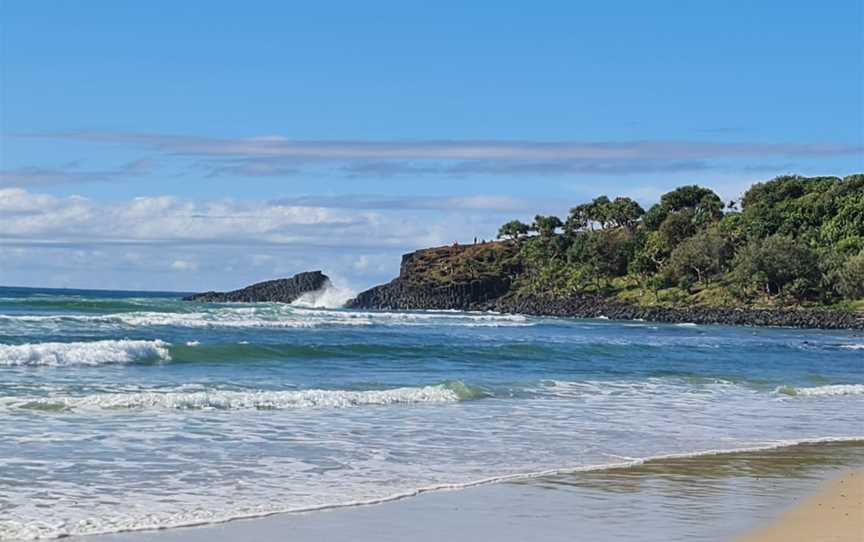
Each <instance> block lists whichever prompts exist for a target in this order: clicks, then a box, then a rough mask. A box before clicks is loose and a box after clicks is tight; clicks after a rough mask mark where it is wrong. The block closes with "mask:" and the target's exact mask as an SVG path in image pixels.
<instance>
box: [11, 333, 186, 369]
mask: <svg viewBox="0 0 864 542" xmlns="http://www.w3.org/2000/svg"><path fill="white" fill-rule="evenodd" d="M169 346H170V345H169V344H168V343H166V342H164V341H160V340H158V339H157V340H155V341H135V340H129V339H121V340H103V341H92V342H70V343H60V342H48V343H33V344H31V343H25V344H16V345H11V344H0V366H42V365H45V366H53V367H61V366H66V365H103V364H107V363H132V362H136V361H146V360H163V361H167V360H170V359H171V354H170V353H169V352H168V347H169Z"/></svg>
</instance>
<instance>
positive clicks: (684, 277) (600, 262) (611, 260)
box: [499, 174, 864, 303]
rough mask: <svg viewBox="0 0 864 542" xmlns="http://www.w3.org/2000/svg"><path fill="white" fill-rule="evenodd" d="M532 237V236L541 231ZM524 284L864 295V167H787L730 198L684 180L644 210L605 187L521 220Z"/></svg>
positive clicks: (747, 296) (564, 288) (516, 230)
mask: <svg viewBox="0 0 864 542" xmlns="http://www.w3.org/2000/svg"><path fill="white" fill-rule="evenodd" d="M532 234H534V235H532ZM499 237H503V238H509V239H514V240H516V242H517V245H518V247H519V257H520V259H521V264H522V267H523V275H522V277H521V278H520V280H521V282H522V287H524V288H526V289H528V290H532V291H543V292H546V293H567V292H578V291H582V290H586V289H594V290H597V289H607V290H608V289H610V288H611V289H614V288H616V287H620V286H616V284H619V285H620V284H621V283H622V281H621V280H618V281H617V283H616V279H628V280H625V281H623V283H627V284H639V285H641V286H642V287H645V288H649V289H652V290H655V291H656V290H659V289H664V288H680V289H682V290H683V291H685V292H694V291H697V290H700V289H702V290H704V289H707V288H714V289H719V290H722V292H725V293H728V294H729V295H732V296H734V297H736V298H738V299H741V300H744V301H756V300H760V299H761V300H767V301H791V300H794V301H798V302H804V301H813V302H822V303H832V302H837V301H840V300H843V299H847V300H856V299H861V298H864V175H860V174H859V175H851V176H848V177H846V178H842V179H841V178H839V177H814V178H805V177H800V176H783V177H778V178H776V179H773V180H771V181H768V182H764V183H758V184H755V185H753V186H752V187H751V188H750V189H749V190H748V191H747V192H746V193H745V194H744V196H743V197H742V198H741V200H740V209H739V202H729V203H728V204H724V202H723V201H722V200H721V199H720V197H719V196H718V195H717V194H716V193H714V192H713V191H712V190H710V189H708V188H704V187H700V186H695V185H691V186H682V187H679V188H676V189H675V190H672V191H670V192H668V193H666V194H663V196H662V197H661V198H660V201H659V202H658V203H657V204H655V205H653V206H651V207H650V208H649V209H648V210H647V211H646V210H644V209H643V208H642V207H641V206H640V205H639V203H637V202H636V201H634V200H632V199H630V198H626V197H618V198H615V199H614V200H610V199H609V198H608V197H606V196H600V197H597V198H595V199H594V200H592V201H591V202H589V203H584V204H581V205H578V206H576V207H573V208H572V209H571V210H570V213H569V215H568V216H567V217H565V219H564V220H563V221H562V220H561V219H560V218H559V217H556V216H543V215H538V216H536V217H535V219H534V221H533V223H531V224H525V223H523V222H520V221H518V220H513V221H510V222H508V223H507V224H504V225H503V226H502V227H501V229H500V231H499Z"/></svg>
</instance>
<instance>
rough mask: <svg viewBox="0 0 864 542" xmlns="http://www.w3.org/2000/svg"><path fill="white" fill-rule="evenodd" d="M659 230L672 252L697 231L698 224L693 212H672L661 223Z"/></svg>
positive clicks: (661, 237)
mask: <svg viewBox="0 0 864 542" xmlns="http://www.w3.org/2000/svg"><path fill="white" fill-rule="evenodd" d="M658 232H659V233H660V239H661V240H662V241H663V244H664V245H665V246H666V250H667V251H669V252H671V251H672V250H674V249H675V247H676V246H678V244H680V243H681V241H683V240H684V239H687V238H688V237H690V236H691V235H693V234H694V233H696V226H695V224H693V218H692V215H691V213H689V212H680V213H672V214H670V215H669V216H667V217H666V220H664V221H663V223H662V224H660V229H659V230H658Z"/></svg>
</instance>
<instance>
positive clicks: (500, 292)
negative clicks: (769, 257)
mask: <svg viewBox="0 0 864 542" xmlns="http://www.w3.org/2000/svg"><path fill="white" fill-rule="evenodd" d="M515 254H516V247H514V246H513V245H512V244H507V243H486V244H482V245H466V246H456V245H454V246H452V247H438V248H432V249H425V250H418V251H416V252H412V253H410V254H406V255H404V256H403V257H402V265H401V266H400V270H399V276H398V277H397V278H395V279H394V280H392V281H391V282H389V283H387V284H382V285H380V286H375V287H374V288H371V289H369V290H366V291H365V292H362V293H360V294H359V295H358V296H357V297H355V298H354V299H352V300H350V301H348V304H347V306H348V307H351V308H358V309H380V310H394V309H396V310H480V311H497V312H504V313H518V314H530V315H537V316H564V317H575V318H601V317H602V318H609V319H612V320H647V321H654V322H668V323H694V324H723V325H743V326H783V327H800V328H823V329H864V315H860V314H858V315H856V314H853V313H848V312H839V311H828V310H806V309H743V308H724V307H703V306H691V307H676V308H669V307H659V306H640V305H637V304H633V303H625V302H622V301H619V300H617V299H614V298H608V297H603V296H600V295H592V294H581V295H572V296H553V295H548V296H544V295H524V294H522V293H520V292H517V291H514V290H515V288H512V286H513V284H514V281H515V279H516V278H517V277H518V273H519V272H520V271H521V268H520V264H519V262H518V258H515V257H514V256H515Z"/></svg>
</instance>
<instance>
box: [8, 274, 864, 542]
mask: <svg viewBox="0 0 864 542" xmlns="http://www.w3.org/2000/svg"><path fill="white" fill-rule="evenodd" d="M349 294H350V293H349V292H346V291H339V290H330V291H324V292H318V293H315V294H313V295H308V296H304V297H303V298H301V299H300V300H298V302H296V303H295V304H293V305H279V304H267V303H262V304H197V303H188V302H183V301H181V300H180V296H179V294H177V295H175V294H170V293H167V294H166V293H161V294H148V293H141V292H92V291H89V292H88V291H51V290H24V289H9V288H5V289H4V288H0V372H2V375H3V378H2V379H0V416H2V418H0V472H2V473H3V475H2V480H0V540H18V539H25V540H26V539H42V538H49V539H50V538H58V537H64V536H69V535H86V534H96V533H110V532H120V531H130V530H145V529H159V528H167V527H176V526H185V525H200V524H207V523H215V522H223V521H229V520H232V519H238V518H246V517H257V516H263V515H268V514H274V513H281V512H290V511H314V510H322V509H329V508H335V507H341V506H355V505H360V504H371V503H380V502H386V501H389V500H393V499H400V498H407V497H411V496H414V495H418V494H421V493H424V492H428V491H437V490H442V489H451V490H452V489H460V488H464V487H471V486H474V485H480V484H488V483H498V482H502V481H512V480H518V479H524V478H530V477H535V476H543V475H548V474H554V473H561V472H580V471H583V470H595V469H605V468H610V467H613V466H614V467H619V468H620V467H628V466H633V465H638V464H641V463H643V462H645V461H650V460H651V459H653V458H661V457H666V458H668V457H689V456H695V455H702V454H717V453H728V452H732V451H735V450H760V449H769V448H777V447H783V446H789V445H791V444H794V443H798V442H826V441H827V442H834V441H838V440H839V441H847V440H848V441H857V440H864V427H862V420H864V335H862V334H861V332H849V331H819V330H796V329H768V328H739V327H724V326H696V325H688V326H676V325H663V324H656V323H652V322H641V321H640V322H616V321H611V320H575V319H559V318H541V317H528V316H523V315H512V314H496V313H471V312H456V311H429V312H399V311H384V312H375V311H355V310H347V309H343V308H339V307H340V305H341V303H342V302H343V301H344V300H345V299H346V297H347V296H348V295H349ZM49 510H50V512H46V511H49Z"/></svg>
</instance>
